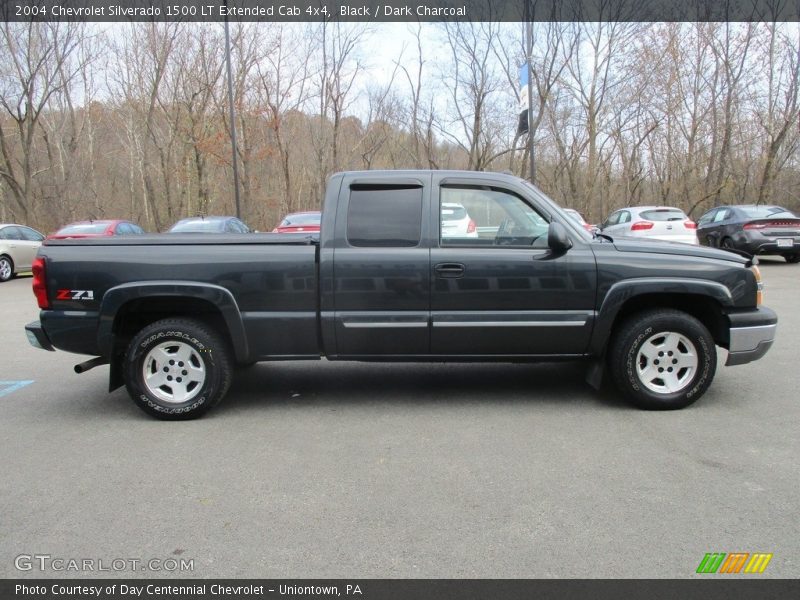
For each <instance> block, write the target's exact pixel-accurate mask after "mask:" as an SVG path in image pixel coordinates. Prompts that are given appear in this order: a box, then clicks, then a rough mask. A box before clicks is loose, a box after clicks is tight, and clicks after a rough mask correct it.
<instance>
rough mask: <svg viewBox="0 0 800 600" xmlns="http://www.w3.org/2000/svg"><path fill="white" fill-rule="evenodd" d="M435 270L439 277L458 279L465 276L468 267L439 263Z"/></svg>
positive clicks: (458, 264) (459, 264)
mask: <svg viewBox="0 0 800 600" xmlns="http://www.w3.org/2000/svg"><path fill="white" fill-rule="evenodd" d="M433 270H434V271H436V275H437V276H439V277H448V278H452V279H456V278H458V277H463V276H464V271H465V270H466V267H464V265H462V264H461V263H439V264H438V265H436V266H435V267H433Z"/></svg>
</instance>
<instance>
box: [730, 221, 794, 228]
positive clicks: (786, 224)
mask: <svg viewBox="0 0 800 600" xmlns="http://www.w3.org/2000/svg"><path fill="white" fill-rule="evenodd" d="M767 227H769V228H770V229H786V228H790V229H796V228H797V227H798V223H797V221H770V222H768V223H747V224H745V226H744V227H742V229H766V228H767Z"/></svg>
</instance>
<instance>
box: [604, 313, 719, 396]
mask: <svg viewBox="0 0 800 600" xmlns="http://www.w3.org/2000/svg"><path fill="white" fill-rule="evenodd" d="M609 368H610V370H611V373H612V375H613V377H614V380H615V382H616V384H617V387H618V388H619V389H620V390H621V391H622V392H623V393H624V394H625V395H626V396H627V397H628V398H629V399H630V400H631V401H632V402H633V403H634V404H636V405H637V406H639V407H640V408H644V409H648V410H674V409H677V408H683V407H685V406H688V405H690V404H692V403H693V402H695V401H696V400H697V399H698V398H700V396H702V395H703V394H704V393H705V391H706V390H707V389H708V386H709V385H711V382H712V380H713V379H714V374H715V372H716V369H717V352H716V348H715V347H714V338H713V337H712V336H711V334H710V333H709V331H708V329H706V327H705V326H704V325H703V324H702V323H701V322H700V321H698V320H697V319H696V318H694V317H693V316H691V315H689V314H686V313H684V312H681V311H678V310H672V309H658V310H648V311H644V312H641V313H637V314H635V315H633V316H631V317H629V318H628V319H627V320H626V321H624V322H623V323H622V324H621V326H620V327H619V329H618V330H617V332H616V335H615V336H614V338H613V340H612V343H611V347H610V351H609Z"/></svg>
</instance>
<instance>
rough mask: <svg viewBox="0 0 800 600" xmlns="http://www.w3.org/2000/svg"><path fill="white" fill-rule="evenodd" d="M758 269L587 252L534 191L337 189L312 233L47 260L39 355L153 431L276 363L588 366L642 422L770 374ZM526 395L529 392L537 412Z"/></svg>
mask: <svg viewBox="0 0 800 600" xmlns="http://www.w3.org/2000/svg"><path fill="white" fill-rule="evenodd" d="M753 262H755V261H754V260H748V259H747V258H744V257H741V256H739V255H737V254H733V253H730V252H725V251H722V250H715V249H711V248H702V247H695V246H690V245H683V244H676V243H667V242H649V241H643V240H624V239H613V240H612V239H611V238H609V237H607V236H603V235H597V236H593V235H592V234H590V233H587V232H586V231H585V230H584V229H583V228H582V227H581V226H580V225H579V224H577V223H576V222H575V221H573V220H572V219H571V218H570V217H569V216H568V215H566V214H565V213H564V212H563V210H562V209H561V208H559V206H558V205H556V204H555V203H554V202H553V201H551V200H550V199H548V198H547V197H546V196H545V195H544V194H543V193H542V192H541V191H539V190H538V189H537V188H536V187H534V186H532V185H531V184H529V183H528V182H526V181H524V180H522V179H519V178H517V177H513V176H510V175H502V174H495V173H477V172H458V171H368V172H348V173H339V174H336V175H334V176H332V177H331V179H330V180H329V183H328V188H327V192H326V198H325V205H324V210H323V218H322V227H321V232H320V233H319V235H318V236H317V234H314V235H313V236H304V235H303V234H288V235H287V234H248V235H236V236H225V235H208V234H183V235H178V234H168V235H150V236H135V237H134V236H131V237H117V238H108V239H102V240H99V239H98V240H74V241H71V240H58V241H48V242H45V243H44V245H43V246H42V247H41V249H40V251H39V254H38V257H37V258H36V260H35V264H34V266H33V272H34V279H33V289H34V293H35V295H36V298H37V300H38V303H39V306H40V308H41V315H40V320H39V321H36V322H34V323H30V324H29V325H27V326H26V331H27V334H28V339H29V340H30V342H31V343H32V344H33V345H34V346H36V347H39V348H43V349H46V350H53V349H54V348H58V349H61V350H65V351H68V352H76V353H79V354H86V355H90V356H93V357H95V358H93V359H91V360H88V361H86V362H85V363H82V364H80V365H77V366H76V367H75V370H76V371H77V372H82V371H84V370H86V369H88V368H91V367H93V366H97V365H99V364H110V383H109V388H110V390H113V389H116V388H117V387H119V386H120V385H122V384H123V383H124V384H125V385H126V386H127V388H128V391H129V393H130V395H131V397H132V398H133V400H134V401H135V402H136V404H137V405H139V406H140V407H141V408H142V409H143V410H145V411H146V412H148V413H150V414H151V415H154V416H156V417H159V418H164V419H184V418H191V417H197V416H199V415H201V414H203V413H204V412H205V411H207V410H208V409H209V408H211V407H212V406H214V405H215V404H217V403H218V402H219V401H220V400H221V399H222V398H223V396H224V395H225V393H226V392H227V390H228V387H229V385H230V383H231V378H232V376H233V372H234V368H235V367H236V366H237V365H248V364H252V363H254V362H257V361H267V360H305V359H319V358H321V357H323V356H325V357H327V358H328V359H329V360H358V361H437V362H441V361H541V360H563V359H587V360H588V363H589V364H588V369H587V380H588V381H589V383H590V384H592V385H593V386H595V387H598V386H599V385H600V383H601V380H602V376H603V373H604V371H605V370H608V371H609V372H610V374H611V375H612V377H613V379H614V381H615V383H616V385H617V387H618V388H619V390H620V391H621V392H623V393H624V394H625V395H626V396H627V397H628V398H629V399H630V400H632V401H633V402H634V403H635V404H636V405H638V406H640V407H643V408H648V409H674V408H681V407H684V406H687V405H688V404H691V403H692V402H694V401H695V400H697V399H698V398H699V397H700V396H701V395H702V394H703V393H704V392H705V391H706V389H707V388H708V386H709V385H710V384H711V381H712V379H713V377H714V373H715V371H716V367H717V351H716V348H715V346H721V347H722V348H725V349H727V351H728V353H727V363H726V364H728V365H738V364H743V363H746V362H750V361H753V360H756V359H758V358H760V357H762V356H763V355H764V354H765V353H766V352H767V350H768V349H769V347H770V346H771V345H772V341H773V338H774V335H775V330H776V327H777V317H776V315H775V313H774V312H773V311H771V310H769V309H768V308H765V307H763V306H760V304H761V295H762V289H761V278H760V274H759V271H758V267H757V266H756V265H754V264H753ZM532 393H535V392H532Z"/></svg>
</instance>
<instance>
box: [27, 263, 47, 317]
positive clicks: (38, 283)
mask: <svg viewBox="0 0 800 600" xmlns="http://www.w3.org/2000/svg"><path fill="white" fill-rule="evenodd" d="M31 271H33V295H34V296H36V302H38V303H39V308H41V309H42V310H47V309H48V308H50V299H49V298H48V297H47V269H46V263H45V260H44V258H41V257H39V256H37V257H36V258H34V259H33V265H32V266H31Z"/></svg>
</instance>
